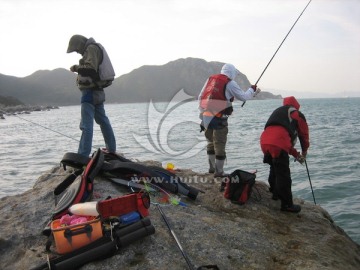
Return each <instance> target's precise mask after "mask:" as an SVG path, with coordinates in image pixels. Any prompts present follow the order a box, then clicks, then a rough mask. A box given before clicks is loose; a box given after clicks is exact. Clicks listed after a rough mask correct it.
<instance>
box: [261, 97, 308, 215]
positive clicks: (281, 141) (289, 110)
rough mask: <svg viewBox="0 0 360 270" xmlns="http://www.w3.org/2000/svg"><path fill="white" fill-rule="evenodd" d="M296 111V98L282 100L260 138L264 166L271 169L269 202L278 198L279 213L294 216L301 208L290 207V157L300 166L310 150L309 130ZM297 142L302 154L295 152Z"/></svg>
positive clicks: (296, 206)
mask: <svg viewBox="0 0 360 270" xmlns="http://www.w3.org/2000/svg"><path fill="white" fill-rule="evenodd" d="M299 109H300V104H299V102H298V101H297V100H296V98H295V97H292V96H291V97H286V98H284V101H283V106H281V107H279V108H277V109H276V110H275V111H274V112H273V113H272V114H271V115H270V117H269V119H268V121H267V122H266V125H265V130H264V131H263V133H262V134H261V137H260V145H261V149H262V151H263V153H264V163H268V164H269V165H270V173H269V178H268V181H269V185H270V192H272V194H273V197H272V198H273V199H274V200H277V199H278V198H280V200H281V210H282V211H287V212H293V213H298V212H300V211H301V207H300V205H296V204H294V203H293V198H292V192H291V174H290V167H289V155H292V156H293V157H295V158H296V159H297V160H298V161H299V162H300V163H303V162H304V161H305V158H306V154H307V150H308V148H309V146H310V143H309V127H308V124H307V122H306V119H305V116H304V114H302V113H301V112H300V111H299ZM297 138H299V140H300V145H301V150H302V152H301V154H300V152H298V151H297V150H296V149H295V148H294V147H295V144H296V141H297Z"/></svg>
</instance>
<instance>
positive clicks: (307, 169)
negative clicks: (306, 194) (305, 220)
mask: <svg viewBox="0 0 360 270" xmlns="http://www.w3.org/2000/svg"><path fill="white" fill-rule="evenodd" d="M305 166H306V171H307V174H308V177H309V182H310V187H311V192H312V195H313V199H314V203H315V205H316V200H315V195H314V190H313V187H312V184H311V179H310V173H309V168H308V165H307V162H306V159H305Z"/></svg>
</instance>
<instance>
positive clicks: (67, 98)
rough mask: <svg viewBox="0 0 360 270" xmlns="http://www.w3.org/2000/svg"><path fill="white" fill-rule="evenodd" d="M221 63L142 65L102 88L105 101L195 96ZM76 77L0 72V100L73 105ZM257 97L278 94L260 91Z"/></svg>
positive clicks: (58, 72) (243, 83)
mask: <svg viewBox="0 0 360 270" xmlns="http://www.w3.org/2000/svg"><path fill="white" fill-rule="evenodd" d="M223 64H224V63H221V62H207V61H205V60H203V59H198V58H186V59H178V60H175V61H171V62H169V63H167V64H165V65H160V66H150V65H146V66H142V67H140V68H138V69H135V70H133V71H131V72H130V73H127V74H124V75H121V76H120V77H117V78H116V79H115V80H114V82H113V84H112V85H111V86H110V87H108V88H106V89H105V91H106V100H107V103H128V102H148V101H150V100H152V101H154V102H156V101H170V100H171V99H172V98H173V96H174V95H175V94H176V93H177V92H178V91H179V90H181V89H184V91H185V92H186V93H187V94H188V95H190V96H194V98H195V97H197V96H198V95H199V92H200V91H201V88H202V87H203V85H204V82H205V81H206V79H207V78H208V77H209V76H210V75H212V74H216V73H219V72H220V70H221V67H222V66H223ZM75 80H76V74H74V73H72V72H70V71H68V70H66V69H63V68H58V69H55V70H51V71H49V70H40V71H36V72H35V73H33V74H31V75H29V76H27V77H24V78H18V77H13V76H7V75H2V74H0V103H4V102H5V98H6V99H7V100H9V99H10V100H11V101H14V100H16V99H17V100H19V101H20V102H22V103H24V104H30V105H58V106H66V105H76V104H79V102H80V92H79V90H78V88H77V87H76V85H75ZM236 81H237V82H238V84H239V85H240V87H242V88H243V89H244V90H245V89H247V88H248V87H249V86H250V82H249V80H248V79H247V77H246V76H245V75H244V74H240V75H239V76H237V79H236ZM256 98H257V99H269V98H281V96H280V95H277V96H275V95H272V94H271V93H269V92H264V91H263V92H261V93H260V94H259V95H258V96H257V97H256Z"/></svg>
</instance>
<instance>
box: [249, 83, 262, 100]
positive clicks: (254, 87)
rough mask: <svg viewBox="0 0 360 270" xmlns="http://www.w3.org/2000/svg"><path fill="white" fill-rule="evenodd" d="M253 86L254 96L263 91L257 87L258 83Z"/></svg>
mask: <svg viewBox="0 0 360 270" xmlns="http://www.w3.org/2000/svg"><path fill="white" fill-rule="evenodd" d="M251 88H252V89H253V90H254V97H255V96H256V95H257V94H258V93H260V92H261V89H260V88H258V87H257V85H256V84H255V85H252V86H251Z"/></svg>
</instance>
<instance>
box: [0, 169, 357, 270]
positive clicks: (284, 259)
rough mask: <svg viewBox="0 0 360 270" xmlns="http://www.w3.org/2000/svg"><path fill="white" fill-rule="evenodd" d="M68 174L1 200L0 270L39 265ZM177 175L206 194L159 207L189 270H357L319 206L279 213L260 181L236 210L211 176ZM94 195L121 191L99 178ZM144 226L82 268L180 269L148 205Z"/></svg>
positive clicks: (352, 249)
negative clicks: (56, 193) (147, 227)
mask: <svg viewBox="0 0 360 270" xmlns="http://www.w3.org/2000/svg"><path fill="white" fill-rule="evenodd" d="M70 171H71V169H70ZM68 173H69V169H68V170H67V171H64V170H63V169H62V168H53V169H52V170H50V171H49V173H47V174H45V175H43V176H42V177H40V178H39V179H38V181H37V182H36V183H35V185H34V187H33V189H31V190H29V191H27V192H25V193H23V194H21V195H17V196H9V197H5V198H2V199H0V216H1V219H0V228H1V232H0V267H1V269H12V270H13V269H29V268H31V267H34V266H36V265H39V264H41V263H43V262H45V260H46V252H45V243H46V240H47V238H46V237H45V236H43V235H42V234H41V232H42V229H43V228H44V226H45V224H46V223H47V222H48V219H49V217H50V213H51V211H52V209H53V207H54V198H53V195H52V192H53V189H54V187H55V186H56V185H57V184H58V183H59V182H60V181H61V180H62V179H63V178H64V177H65V175H67V174H68ZM178 173H179V175H181V176H183V177H184V179H185V178H186V179H192V180H194V179H195V177H197V179H195V180H197V182H198V183H192V184H191V185H192V186H194V187H198V188H200V189H202V190H203V191H204V192H205V193H200V194H199V196H198V198H197V199H196V201H191V200H188V199H187V198H183V199H182V201H184V202H186V203H187V204H188V207H181V206H164V207H163V208H162V209H163V211H164V212H165V214H166V216H167V218H168V219H169V221H170V224H171V226H172V229H173V231H174V233H175V234H176V235H177V237H178V239H179V241H180V243H181V245H182V247H183V248H184V250H185V251H186V253H187V254H188V256H189V258H190V260H191V262H192V263H193V264H194V265H195V266H196V267H198V266H200V265H207V264H216V265H217V266H218V267H219V268H220V269H222V270H223V269H347V270H350V269H360V246H359V245H358V244H356V243H355V242H353V241H352V240H351V239H350V238H349V237H348V236H347V235H346V233H345V232H344V231H343V230H342V229H341V228H340V227H338V226H337V225H336V224H335V223H334V221H333V220H332V219H331V217H330V215H329V214H328V213H327V212H326V211H325V210H324V209H323V208H321V207H320V206H315V205H313V203H310V202H304V201H302V200H299V199H295V201H296V202H297V203H300V204H301V206H302V211H301V213H300V214H292V213H284V212H281V211H280V210H279V208H280V205H279V204H280V203H279V202H278V201H273V200H271V198H270V193H269V192H268V186H267V185H266V184H265V183H263V182H260V181H258V182H257V183H256V185H255V188H256V190H254V193H253V196H252V198H251V199H250V200H249V201H248V203H247V204H245V205H242V206H240V205H236V204H232V203H230V202H229V201H228V200H226V199H224V197H223V194H222V193H220V192H219V183H214V181H213V179H212V176H210V175H208V174H198V173H195V172H193V171H190V170H182V171H179V172H178ZM206 180H207V181H206ZM94 192H95V193H94V195H95V197H96V199H97V200H99V199H103V198H106V197H107V196H109V195H110V196H112V197H116V196H120V195H122V194H126V193H128V190H127V189H126V188H124V187H119V186H116V185H114V184H113V183H111V182H109V181H107V180H106V179H103V178H100V177H99V178H96V179H95V186H94ZM255 195H256V196H255ZM259 195H261V200H259ZM150 219H151V221H152V223H153V225H154V227H155V230H156V232H155V234H154V235H152V236H150V237H147V238H144V239H143V240H141V241H138V242H135V243H133V244H131V245H130V246H128V247H126V248H124V249H122V250H120V251H119V252H118V253H116V255H114V256H113V257H111V258H108V259H105V260H102V261H97V262H92V263H89V264H87V265H85V266H83V267H82V268H81V269H87V270H93V269H104V270H106V269H111V270H113V269H187V264H186V261H185V259H184V258H183V256H182V254H181V252H180V250H179V249H178V246H177V244H176V242H175V240H174V239H173V238H172V236H171V234H170V232H169V230H168V228H167V227H166V225H165V223H164V221H163V220H162V217H161V215H160V214H159V212H158V210H157V209H156V207H155V206H154V205H152V206H151V208H150Z"/></svg>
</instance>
